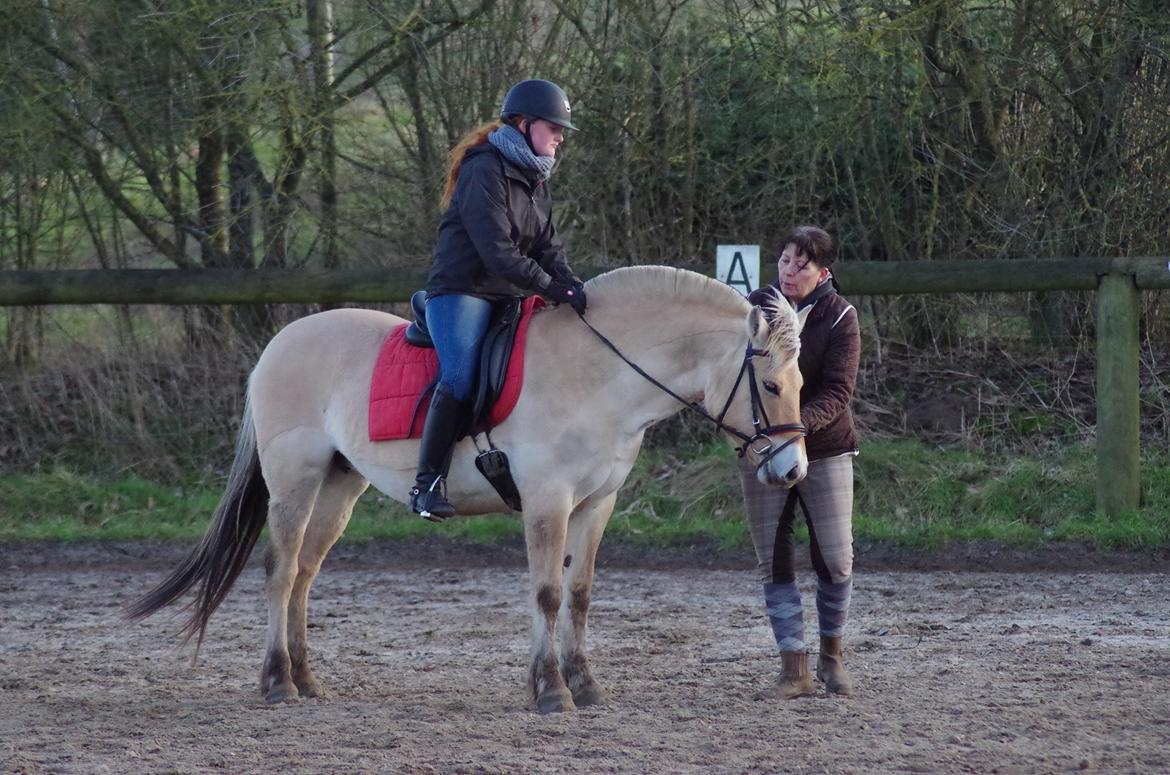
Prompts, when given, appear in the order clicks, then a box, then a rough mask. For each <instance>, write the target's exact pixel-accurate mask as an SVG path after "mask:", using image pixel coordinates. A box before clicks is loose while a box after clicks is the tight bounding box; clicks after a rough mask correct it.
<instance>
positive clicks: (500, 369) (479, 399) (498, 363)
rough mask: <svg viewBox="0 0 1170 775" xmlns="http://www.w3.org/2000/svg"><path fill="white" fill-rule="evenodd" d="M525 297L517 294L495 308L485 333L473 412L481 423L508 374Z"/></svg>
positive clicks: (484, 419)
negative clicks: (522, 297)
mask: <svg viewBox="0 0 1170 775" xmlns="http://www.w3.org/2000/svg"><path fill="white" fill-rule="evenodd" d="M522 302H523V299H521V298H519V297H516V298H511V299H508V300H507V301H504V302H500V303H499V304H497V305H496V306H495V309H494V310H493V311H492V322H491V323H490V324H489V325H488V331H487V335H486V336H484V340H483V348H482V349H481V350H480V353H479V379H478V380H477V382H478V384H477V385H476V391H475V408H474V410H473V412H472V416H473V417H475V418H476V419H477V420H478V421H480V422H481V423H485V424H486V421H487V414H488V412H490V411H491V409H492V407H493V406H494V405H495V403H496V401H497V400H498V399H499V397H500V393H501V392H502V391H503V389H504V382H505V380H506V379H507V376H508V364H509V362H510V361H511V359H512V346H513V344H514V343H515V341H516V329H517V328H518V326H519V323H520V310H521V304H522Z"/></svg>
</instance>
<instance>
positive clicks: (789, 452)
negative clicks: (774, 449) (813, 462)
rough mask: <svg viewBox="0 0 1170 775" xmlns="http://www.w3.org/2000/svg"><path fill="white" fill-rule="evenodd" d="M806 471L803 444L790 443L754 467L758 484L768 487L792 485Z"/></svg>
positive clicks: (806, 461) (806, 458) (806, 459)
mask: <svg viewBox="0 0 1170 775" xmlns="http://www.w3.org/2000/svg"><path fill="white" fill-rule="evenodd" d="M807 473H808V457H807V456H806V455H805V452H804V445H803V444H790V445H789V446H787V447H786V448H784V449H782V450H780V451H779V452H778V453H776V454H775V455H773V456H772V457H770V458H769V459H768V460H767V462H765V463H764V464H763V465H761V466H760V467H759V468H757V469H756V478H757V479H758V480H759V481H760V484H764V485H767V486H769V487H785V488H789V487H792V486H794V485H795V484H796V483H797V482H799V481H800V480H801V479H803V478H804V477H805V475H806V474H807Z"/></svg>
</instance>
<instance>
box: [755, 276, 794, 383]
mask: <svg viewBox="0 0 1170 775" xmlns="http://www.w3.org/2000/svg"><path fill="white" fill-rule="evenodd" d="M769 291H770V292H769V293H767V294H766V295H765V298H764V302H763V303H762V304H761V305H760V307H761V309H763V310H764V316H765V317H766V318H767V319H768V353H769V355H770V356H771V358H772V361H773V365H774V366H775V367H776V368H777V369H779V368H782V367H783V366H784V365H785V364H787V363H788V362H789V361H790V360H792V359H793V358H795V357H797V356H798V355H799V354H800V319H799V318H798V317H797V315H796V310H795V309H794V308H793V307H792V304H790V303H789V302H788V300H787V299H785V298H784V297H783V296H781V295H780V294H779V293H777V292H776V291H775V290H774V289H771V288H770V289H769Z"/></svg>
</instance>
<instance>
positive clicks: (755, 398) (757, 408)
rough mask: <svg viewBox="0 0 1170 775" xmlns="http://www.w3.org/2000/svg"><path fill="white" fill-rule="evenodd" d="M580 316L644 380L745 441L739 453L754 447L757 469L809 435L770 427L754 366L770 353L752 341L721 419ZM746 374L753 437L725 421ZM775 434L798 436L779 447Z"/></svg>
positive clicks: (794, 427) (797, 428)
mask: <svg viewBox="0 0 1170 775" xmlns="http://www.w3.org/2000/svg"><path fill="white" fill-rule="evenodd" d="M577 317H579V318H581V322H582V323H584V324H585V325H586V326H588V327H589V330H590V331H592V332H593V333H594V334H596V335H597V338H598V339H600V340H601V341H602V343H604V344H605V346H606V347H608V348H609V349H610V350H612V351H613V352H614V354H615V355H617V357H619V358H621V359H622V360H623V361H625V363H626V365H628V366H629V367H630V368H631V369H633V370H634V371H636V372H637V373H638V374H639V375H641V376H642V377H644V378H645V379H646V380H647V381H648V382H650V384H652V385H654V386H655V387H656V388H658V389H659V390H661V391H662V392H664V393H666V394H667V395H669V396H671V397H672V398H674V399H675V400H677V401H678V402H679V403H681V404H682V405H683V406H685V407H686V408H688V409H693V410H694V411H696V412H698V413H699V414H700V415H702V416H703V417H704V418H706V419H707V420H710V421H711V422H713V423H714V424H715V426H716V427H717V428H719V429H720V430H721V431H723V432H724V433H728V434H730V435H732V436H735V437H736V438H737V439H739V440H740V441H742V442H743V444H741V445H740V446H738V447H736V448H735V453H736V454H737V455H739V456H740V457H743V456H744V455H745V454H746V453H747V451H748V449H749V448H750V449H751V451H752V452H753V453H754V454H755V455H756V456H757V457H759V459H760V462H759V463H757V464H756V468H757V469H758V468H760V467H761V466H764V465H766V464H767V463H768V461H770V460H771V459H772V458H773V457H775V456H776V455H777V454H779V453H780V452H782V451H783V450H785V449H786V448H788V447H789V446H791V445H792V444H794V443H795V442H796V441H798V440H799V439H802V438H804V437H805V436H807V435H808V429H807V428H805V427H804V425H802V424H800V423H798V422H797V423H784V424H781V425H771V424H769V420H768V412H767V411H766V410H765V409H764V402H763V400H762V399H761V398H760V389H759V387H758V386H757V385H756V369H755V367H754V366H753V365H752V358H754V357H756V356H758V355H759V356H763V355H767V354H768V351H767V350H757V349H755V348H754V347H752V343H751V341H750V340H749V341H748V344H747V350H746V351H745V352H744V356H743V364H742V365H741V366H740V367H739V374H738V375H737V376H736V378H735V386H734V387H732V388H731V393H730V394H728V396H727V402H726V403H724V404H723V410H722V411H720V412H719V415H718V416H714V415H712V414H711V413H710V412H708V411H707V410H706V409H705V408H703V406H702V405H701V404H700V403H699V402H697V401H688V400H686V399H685V398H683V397H682V396H680V395H679V394H678V393H675V392H674V391H673V390H671V389H670V388H668V387H667V386H666V385H664V384H662V383H661V382H659V381H658V380H656V379H655V378H654V377H652V376H650V375H649V374H647V373H646V371H645V370H644V369H642V367H641V366H639V365H638V364H636V363H634V362H633V361H631V360H630V359H629V358H627V357H626V356H625V355H624V354H622V351H621V350H619V349H618V348H617V345H615V344H614V343H613V342H611V341H610V340H609V339H608V338H606V336H605V334H603V333H601V332H600V331H598V330H597V329H596V328H594V327H593V324H592V323H590V322H589V321H588V320H586V319H585V316H584V315H582V314H581V313H579V312H578V313H577ZM745 373H746V374H747V375H748V386H749V387H750V389H751V398H752V429H753V431H754V433H752V434H751V435H750V436H749V435H748V434H746V433H744V432H743V431H741V430H740V429H739V428H736V427H735V426H733V425H728V424H727V423H725V422H724V421H723V418H724V417H726V416H727V411H728V410H729V409H730V408H731V402H732V400H733V399H734V398H735V394H736V393H738V392H739V384H740V383H741V382H743V375H744V374H745ZM773 433H794V434H796V435H794V436H793V437H792V438H790V439H788V440H786V441H785V442H784V443H783V444H780V445H779V446H777V445H775V444H773V443H772V440H771V439H770V438H768V435H769V434H773ZM759 439H763V441H764V446H762V447H760V448H759V449H757V448H756V447H754V446H752V444H753V443H754V442H756V441H757V440H759Z"/></svg>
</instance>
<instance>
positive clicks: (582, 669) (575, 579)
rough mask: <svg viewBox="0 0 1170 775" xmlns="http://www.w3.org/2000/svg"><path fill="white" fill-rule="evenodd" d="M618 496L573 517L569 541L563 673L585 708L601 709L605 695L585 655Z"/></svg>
mask: <svg viewBox="0 0 1170 775" xmlns="http://www.w3.org/2000/svg"><path fill="white" fill-rule="evenodd" d="M616 498H617V493H613V494H611V495H608V496H606V497H605V498H603V499H601V500H599V501H597V502H596V503H584V504H582V505H581V506H579V507H578V508H577V510H576V511H575V512H573V515H572V516H570V517H569V529H568V537H567V540H566V541H565V566H566V569H565V593H564V596H563V598H562V602H561V612H560V619H561V628H560V641H561V642H560V647H561V648H560V651H561V672H562V674H563V675H564V678H565V684H566V685H567V686H568V687H569V691H570V692H572V693H573V702H574V703H575V704H576V705H578V706H581V707H584V706H587V705H601V704H603V703H604V702H605V692H604V691H602V689H601V686H600V685H599V684H598V683H597V681H596V680H594V678H593V673H592V671H591V670H590V669H589V659H588V657H587V655H586V651H585V635H586V630H587V619H588V614H589V601H590V597H591V594H592V590H593V569H594V564H595V562H596V560H597V546H598V544H600V543H601V534H602V533H603V532H604V531H605V526H606V524H607V523H608V522H609V516H610V514H612V513H613V505H614V501H615V499H616Z"/></svg>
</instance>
